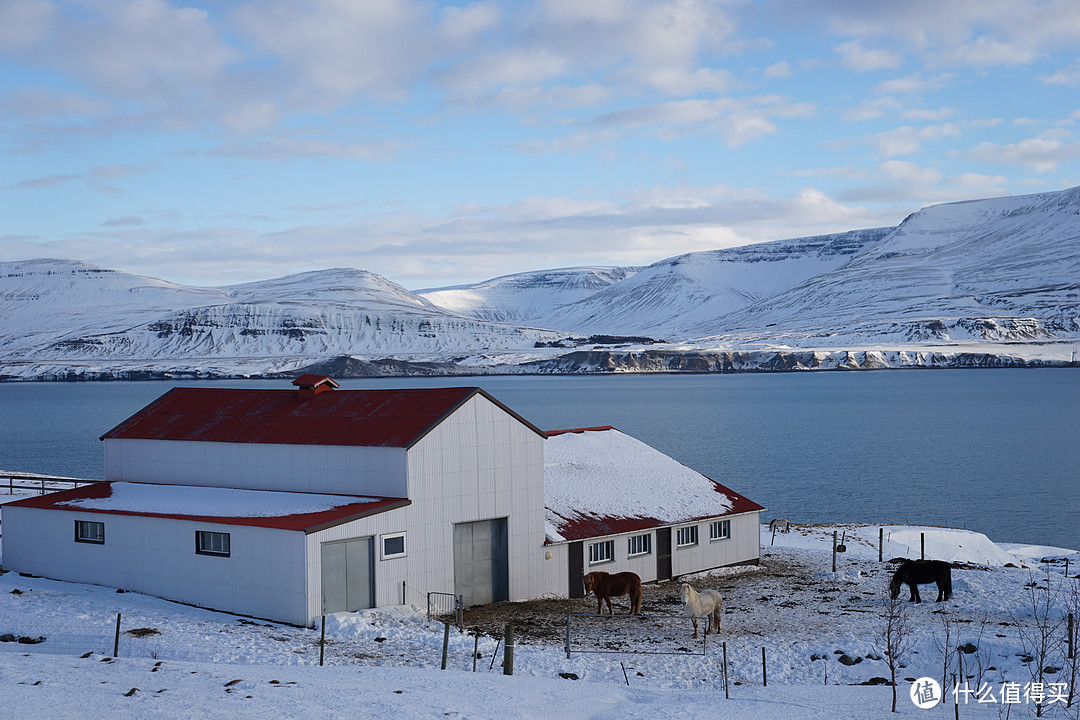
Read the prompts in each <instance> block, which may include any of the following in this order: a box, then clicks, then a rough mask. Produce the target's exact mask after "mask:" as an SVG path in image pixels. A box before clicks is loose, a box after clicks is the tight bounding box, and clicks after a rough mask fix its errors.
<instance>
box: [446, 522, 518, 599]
mask: <svg viewBox="0 0 1080 720" xmlns="http://www.w3.org/2000/svg"><path fill="white" fill-rule="evenodd" d="M454 592H455V593H457V594H458V595H461V596H462V600H463V602H464V603H465V604H466V605H484V604H486V603H491V602H499V601H501V600H508V599H509V598H510V565H509V552H508V549H507V534H506V518H496V519H494V520H480V521H478V522H469V523H459V524H457V525H454Z"/></svg>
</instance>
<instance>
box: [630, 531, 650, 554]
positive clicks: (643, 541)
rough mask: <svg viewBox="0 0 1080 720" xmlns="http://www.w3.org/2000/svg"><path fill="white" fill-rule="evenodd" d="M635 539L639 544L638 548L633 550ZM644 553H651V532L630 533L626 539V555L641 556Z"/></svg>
mask: <svg viewBox="0 0 1080 720" xmlns="http://www.w3.org/2000/svg"><path fill="white" fill-rule="evenodd" d="M635 540H637V541H638V542H637V544H638V545H639V546H641V549H640V550H634V541H635ZM645 555H652V533H642V534H640V535H631V536H630V537H629V538H627V541H626V556H627V557H642V556H645Z"/></svg>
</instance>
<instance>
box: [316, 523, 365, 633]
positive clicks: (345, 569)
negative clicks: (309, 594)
mask: <svg viewBox="0 0 1080 720" xmlns="http://www.w3.org/2000/svg"><path fill="white" fill-rule="evenodd" d="M374 561H375V551H374V541H373V538H369V537H367V538H359V539H357V540H345V541H344V542H332V543H323V545H322V611H323V613H324V614H326V613H335V612H355V611H357V610H366V609H367V608H371V607H375V562H374Z"/></svg>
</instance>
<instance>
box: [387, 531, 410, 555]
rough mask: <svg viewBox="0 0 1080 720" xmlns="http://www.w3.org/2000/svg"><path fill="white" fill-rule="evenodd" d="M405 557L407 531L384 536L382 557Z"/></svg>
mask: <svg viewBox="0 0 1080 720" xmlns="http://www.w3.org/2000/svg"><path fill="white" fill-rule="evenodd" d="M397 557H405V533H395V534H393V535H383V536H382V559H383V560H389V559H390V558H397Z"/></svg>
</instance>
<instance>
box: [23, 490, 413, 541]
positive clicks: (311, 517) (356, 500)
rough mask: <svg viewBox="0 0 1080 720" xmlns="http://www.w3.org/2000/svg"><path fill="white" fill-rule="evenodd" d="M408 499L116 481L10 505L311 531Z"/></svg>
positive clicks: (376, 511)
mask: <svg viewBox="0 0 1080 720" xmlns="http://www.w3.org/2000/svg"><path fill="white" fill-rule="evenodd" d="M409 504H410V501H409V500H408V499H406V498H387V497H366V496H359V495H328V494H317V493H302V492H280V491H272V490H240V489H235V488H217V487H199V486H193V485H155V484H150V483H132V482H121V481H117V482H100V483H94V484H92V485H87V486H85V487H80V488H75V489H74V490H65V491H61V492H56V493H50V494H47V495H40V496H36V497H29V498H25V499H22V500H17V501H15V502H12V503H9V504H8V506H9V507H27V508H37V509H44V510H68V511H83V512H94V513H112V514H118V515H137V516H148V517H164V518H171V519H175V520H193V521H199V522H212V523H220V524H223V525H249V526H255V527H266V528H277V529H282V530H299V531H303V532H314V531H316V530H321V529H323V528H325V527H331V526H333V525H339V524H341V523H343V522H348V521H349V520H353V519H356V518H360V517H365V516H368V515H374V514H376V513H380V512H384V511H386V510H392V509H394V508H397V507H402V506H405V505H409Z"/></svg>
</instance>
